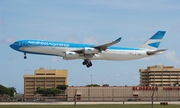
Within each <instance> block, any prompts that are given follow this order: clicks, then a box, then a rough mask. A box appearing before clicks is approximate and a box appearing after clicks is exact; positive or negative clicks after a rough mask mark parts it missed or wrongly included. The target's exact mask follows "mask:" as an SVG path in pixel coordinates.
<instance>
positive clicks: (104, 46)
mask: <svg viewBox="0 0 180 108" xmlns="http://www.w3.org/2000/svg"><path fill="white" fill-rule="evenodd" d="M120 40H121V37H119V38H118V39H116V40H115V41H112V42H109V43H106V44H102V45H98V46H95V47H93V48H96V49H98V50H100V51H102V50H106V49H107V48H108V47H109V46H111V45H114V44H117V43H118V42H120Z"/></svg>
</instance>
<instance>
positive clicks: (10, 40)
mask: <svg viewBox="0 0 180 108" xmlns="http://www.w3.org/2000/svg"><path fill="white" fill-rule="evenodd" d="M16 40H17V39H16V38H13V37H2V38H0V43H1V44H11V43H13V42H15V41H16Z"/></svg>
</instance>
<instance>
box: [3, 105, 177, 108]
mask: <svg viewBox="0 0 180 108" xmlns="http://www.w3.org/2000/svg"><path fill="white" fill-rule="evenodd" d="M0 108H74V106H73V105H0ZM76 108H151V105H77V106H76ZM154 108H180V105H168V106H163V105H154Z"/></svg>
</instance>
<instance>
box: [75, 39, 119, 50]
mask: <svg viewBox="0 0 180 108" xmlns="http://www.w3.org/2000/svg"><path fill="white" fill-rule="evenodd" d="M120 41H121V37H119V38H118V39H116V40H115V41H112V42H109V43H106V44H102V45H98V46H94V47H90V48H89V49H88V50H91V48H94V49H96V50H98V53H99V52H101V51H104V50H106V49H107V48H108V47H109V46H111V45H114V44H117V43H118V42H120ZM73 52H76V53H84V49H79V50H74V51H73ZM94 54H95V53H94Z"/></svg>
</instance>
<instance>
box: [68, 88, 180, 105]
mask: <svg viewBox="0 0 180 108" xmlns="http://www.w3.org/2000/svg"><path fill="white" fill-rule="evenodd" d="M75 91H76V92H75ZM153 92H154V101H180V87H179V86H164V87H163V86H109V87H83V86H82V87H78V86H72V87H68V88H67V94H68V99H67V100H68V101H74V96H75V93H76V99H77V101H82V102H83V101H91V102H98V101H99V102H122V101H151V99H152V98H151V97H152V94H153Z"/></svg>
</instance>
